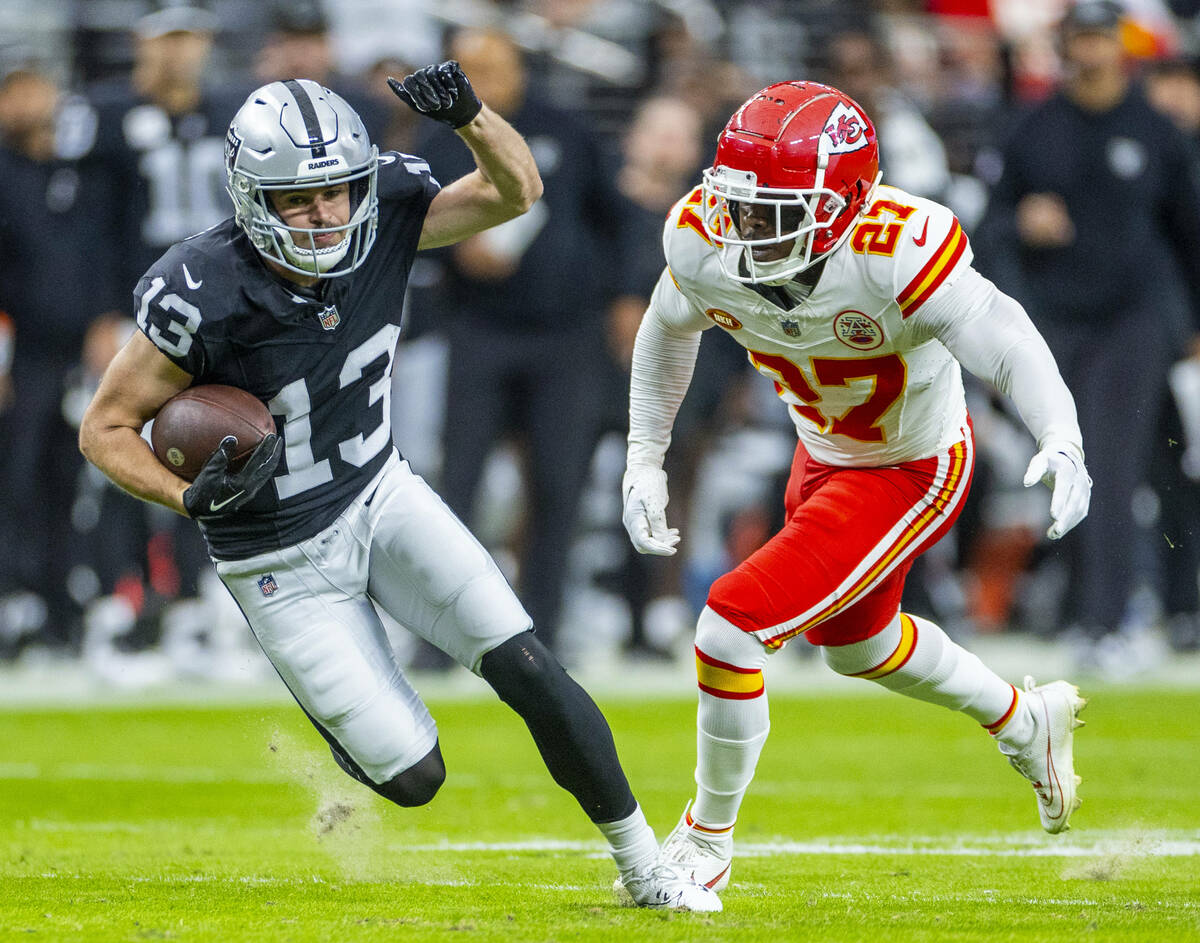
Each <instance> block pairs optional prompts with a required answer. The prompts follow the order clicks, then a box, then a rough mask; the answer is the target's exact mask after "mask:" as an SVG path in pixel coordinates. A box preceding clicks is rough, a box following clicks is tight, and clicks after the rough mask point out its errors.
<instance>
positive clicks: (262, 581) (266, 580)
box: [258, 573, 279, 596]
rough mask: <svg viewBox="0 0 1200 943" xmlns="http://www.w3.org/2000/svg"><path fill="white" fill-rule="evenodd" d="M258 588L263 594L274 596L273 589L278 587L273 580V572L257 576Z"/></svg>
mask: <svg viewBox="0 0 1200 943" xmlns="http://www.w3.org/2000/svg"><path fill="white" fill-rule="evenodd" d="M258 588H259V589H260V590H262V594H263V595H264V596H274V595H275V591H276V590H277V589H279V584H278V583H276V582H275V574H274V573H267V574H265V575H263V576H260V577H259V578H258Z"/></svg>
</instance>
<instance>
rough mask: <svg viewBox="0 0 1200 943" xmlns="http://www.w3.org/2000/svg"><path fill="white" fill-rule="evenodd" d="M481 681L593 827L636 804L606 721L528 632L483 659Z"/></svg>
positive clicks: (628, 812) (620, 815)
mask: <svg viewBox="0 0 1200 943" xmlns="http://www.w3.org/2000/svg"><path fill="white" fill-rule="evenodd" d="M480 671H481V674H482V675H483V679H484V680H485V681H487V683H488V684H490V685H491V686H492V688H493V689H494V690H495V692H496V693H497V694H498V695H500V699H501V700H502V701H504V703H506V704H507V705H508V706H509V707H511V708H512V709H513V710H515V711H516V712H517V713H518V714H519V715H520V716H521V719H522V720H524V721H525V725H526V726H527V727H528V728H529V732H530V733H531V734H532V735H533V742H534V743H535V744H537V748H538V751H539V752H540V753H541V754H542V759H543V760H544V761H545V763H546V768H547V769H549V770H550V775H551V776H553V777H554V781H555V782H556V783H558V784H559V785H560V786H562V787H563V789H565V790H567V792H569V793H570V794H571V795H573V796H574V797H575V798H576V799H577V800H578V802H579V804H580V805H581V806H582V807H583V811H584V812H586V813H587V815H588V818H590V819H591V820H592V821H593V822H616V821H618V820H619V819H623V818H625V817H626V816H628V815H631V814H632V813H633V810H634V809H635V808H636V807H637V802H636V800H635V799H634V798H633V792H632V791H631V790H630V788H629V781H628V780H627V779H626V778H625V771H624V770H622V769H621V761H620V760H619V759H618V758H617V748H616V745H615V744H614V743H613V738H612V731H611V730H609V727H608V721H606V720H605V719H604V715H603V714H601V713H600V708H598V707H597V706H596V704H595V702H594V701H593V700H592V699H591V698H590V697H589V696H588V694H587V692H586V691H584V690H583V688H581V687H580V686H579V685H578V684H577V683H576V682H575V680H574V679H573V678H572V677H571V676H570V675H568V674H567V672H566V671H565V670H564V669H563V666H562V665H560V664H559V663H558V659H556V658H555V657H554V656H553V655H552V654H551V653H550V651H549V650H548V649H547V648H546V647H545V646H544V645H543V644H542V643H541V642H539V641H538V640H537V638H536V636H534V634H533V633H532V632H522V633H521V634H520V635H517V636H514V637H513V638H510V639H509V640H508V641H507V642H505V643H503V644H502V645H499V646H498V647H496V648H494V649H492V650H491V651H490V652H488V653H487V654H486V655H484V656H483V662H482V665H481V667H480Z"/></svg>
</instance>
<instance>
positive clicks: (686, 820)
mask: <svg viewBox="0 0 1200 943" xmlns="http://www.w3.org/2000/svg"><path fill="white" fill-rule="evenodd" d="M690 805H691V804H690V803H689V806H690ZM662 856H663V859H664V860H665V861H669V862H671V864H673V865H675V866H676V867H677V868H679V869H680V870H681V871H682V872H683V873H684V874H687V875H689V876H690V877H691V879H692V880H693V881H695V882H696V883H697V884H700V885H702V886H704V887H707V888H711V889H712V890H714V891H723V890H724V889H725V888H726V887H728V886H729V872H730V868H731V867H732V866H733V835H732V833H731V832H725V833H724V834H722V835H714V834H712V833H711V832H706V831H704V830H703V829H701V828H698V827H697V826H696V825H695V823H693V822H692V818H691V816H690V815H688V810H687V808H685V809H684V810H683V815H681V816H680V817H679V824H678V825H676V826H675V828H674V830H673V831H672V832H671V834H670V835H668V836H667V837H666V839H665V840H664V841H663V843H662Z"/></svg>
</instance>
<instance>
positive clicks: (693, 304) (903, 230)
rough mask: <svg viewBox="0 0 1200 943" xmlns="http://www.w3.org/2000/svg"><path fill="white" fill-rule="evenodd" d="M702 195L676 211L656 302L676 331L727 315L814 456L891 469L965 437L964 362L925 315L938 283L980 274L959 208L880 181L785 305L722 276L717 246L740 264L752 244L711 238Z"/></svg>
mask: <svg viewBox="0 0 1200 943" xmlns="http://www.w3.org/2000/svg"><path fill="white" fill-rule="evenodd" d="M700 200H701V192H700V190H699V189H696V190H694V191H693V192H692V193H691V194H690V195H689V196H687V197H685V198H684V199H683V200H681V201H680V202H679V203H678V204H676V206H675V207H674V208H673V209H672V211H671V213H670V215H669V216H668V219H667V224H666V228H665V230H664V235H663V244H664V249H665V252H666V258H667V273H665V274H664V279H663V281H660V284H659V287H658V289H656V292H655V299H654V305H655V307H656V308H657V310H658V313H659V315H661V316H662V317H663V318H664V320H665V322H666V324H667V325H669V326H671V327H673V328H676V329H682V330H693V331H694V330H699V329H701V328H705V327H710V326H711V325H712V324H716V325H717V326H718V327H720V328H722V329H723V330H724V331H725V332H726V333H728V334H729V335H730V336H731V337H732V338H733V339H734V340H736V341H737V342H738V343H739V344H741V345H742V346H743V347H744V348H746V351H747V354H748V356H749V358H750V362H751V363H752V364H753V365H754V367H755V368H756V369H757V370H758V371H759V372H760V373H762V374H763V375H764V376H766V377H767V378H769V379H770V380H772V381H773V382H774V384H775V388H776V390H777V391H778V393H779V396H780V398H781V399H782V400H783V401H784V402H785V403H787V404H788V407H789V412H790V414H791V417H792V420H793V421H794V422H795V425H796V430H797V432H798V433H799V436H800V438H801V440H802V441H803V443H804V446H805V448H806V449H807V450H808V453H809V454H810V455H811V456H812V457H813V458H814V459H816V460H817V461H819V462H823V463H826V464H830V465H842V466H883V465H894V464H898V463H900V462H907V461H912V460H915V459H920V458H925V457H927V456H930V455H933V454H935V453H937V452H940V451H942V450H944V449H946V448H947V447H949V446H950V445H952V444H954V443H955V442H957V441H959V440H961V439H962V438H963V435H964V427H965V423H966V418H967V411H966V403H965V400H964V396H963V385H962V375H961V372H960V369H959V364H958V361H957V360H956V359H955V357H954V356H953V355H952V354H951V353H950V352H949V351H948V350H947V348H946V347H945V346H944V345H943V343H942V342H941V341H940V340H939V339H938V338H937V336H936V334H937V325H936V324H935V323H931V322H930V321H929V320H927V319H922V318H921V317H920V316H919V313H920V311H921V309H922V307H923V305H925V303H926V302H927V301H928V300H929V299H930V298H931V297H932V296H933V294H934V293H935V292H938V291H939V290H940V289H943V288H945V287H948V286H950V285H951V284H952V283H953V282H954V281H955V280H957V279H958V278H959V277H960V275H961V274H962V273H963V272H965V271H970V262H971V258H972V253H971V248H970V246H969V245H968V242H967V237H966V234H965V233H964V232H963V230H962V227H961V226H960V225H959V223H958V220H957V219H955V217H954V214H953V213H952V212H951V211H950V210H948V209H947V208H946V207H944V206H941V205H940V204H938V203H934V202H932V201H931V200H926V199H922V198H920V197H916V196H913V195H911V194H909V193H906V192H904V191H903V190H899V189H896V188H894V187H888V186H880V187H879V188H878V189H877V191H876V195H875V199H874V201H873V202H872V204H871V206H870V207H869V208H868V209H867V211H866V212H865V213H864V214H863V215H862V217H861V218H860V220H859V222H858V223H857V224H856V225H855V227H854V228H853V229H852V230H851V232H850V235H849V237H848V238H847V239H846V240H845V242H843V243H842V245H841V246H840V247H839V248H837V249H836V250H835V251H834V252H832V253H831V254H830V255H829V256H828V257H827V259H826V262H825V270H824V272H822V274H821V277H820V279H819V280H818V282H817V285H816V287H815V289H814V290H813V292H812V294H811V295H810V296H809V297H808V298H806V299H804V300H803V301H800V302H796V303H793V306H791V307H783V306H780V305H779V304H777V303H775V302H773V301H770V300H768V299H767V298H765V297H763V295H761V294H759V293H758V292H757V291H755V290H754V289H752V288H751V287H750V286H748V285H743V284H741V283H739V282H737V281H734V280H733V279H731V278H728V277H726V276H725V275H724V273H723V271H722V268H721V264H720V262H719V260H718V253H720V252H727V253H730V254H731V256H732V258H730V259H727V262H726V264H732V265H733V266H736V264H737V261H738V259H737V254H738V253H741V251H742V249H741V248H740V247H737V246H727V247H719V246H714V245H713V244H712V242H711V241H710V239H709V237H708V235H707V234H706V233H705V230H704V227H703V226H702V225H701V222H700ZM667 275H669V277H670V282H668V281H667V279H666V276H667ZM672 289H674V290H672ZM777 294H778V295H779V297H780V298H782V299H785V303H787V301H786V296H784V295H783V294H782V292H779V293H777Z"/></svg>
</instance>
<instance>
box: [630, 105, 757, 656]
mask: <svg viewBox="0 0 1200 943" xmlns="http://www.w3.org/2000/svg"><path fill="white" fill-rule="evenodd" d="M702 131H703V116H702V115H701V114H700V113H699V112H697V111H696V109H695V108H693V107H692V106H691V105H690V104H689V103H688V102H686V101H684V100H683V99H681V98H677V97H674V96H671V95H656V96H654V97H651V98H648V99H646V100H645V101H643V102H642V104H641V105H640V106H639V107H638V109H637V111H636V112H635V113H634V115H633V119H632V121H631V122H630V125H629V128H628V130H627V131H626V133H625V136H624V139H623V141H622V155H623V162H622V165H621V168H620V170H619V171H618V173H617V178H616V182H617V189H618V190H619V191H620V193H621V195H622V196H623V197H624V198H625V202H624V208H625V217H624V220H623V222H622V225H621V242H620V246H621V261H620V265H619V267H618V269H617V272H616V277H617V278H618V279H619V280H620V282H621V293H620V295H619V296H618V297H617V298H616V299H615V300H614V301H613V304H612V308H611V309H610V314H609V350H610V354H611V358H612V360H611V364H612V369H611V371H610V373H609V387H610V392H609V394H608V396H607V397H606V404H607V406H606V413H607V414H608V415H607V416H606V423H607V425H608V426H609V427H610V428H612V429H616V430H620V431H621V433H622V434H624V433H626V432H627V431H628V427H629V415H628V411H627V410H626V409H625V398H626V394H627V392H628V390H629V369H630V365H631V362H632V358H633V341H634V337H635V336H636V335H637V329H638V325H639V324H641V322H642V315H643V314H644V313H645V311H646V307H647V306H648V305H649V303H650V295H651V294H652V293H653V291H654V284H655V282H657V281H658V276H659V275H660V274H661V272H662V267H663V263H664V259H663V249H662V240H663V226H664V224H665V222H666V218H667V213H668V212H669V211H670V209H671V207H672V206H673V205H674V204H675V201H676V200H678V199H679V194H680V193H683V192H685V191H686V190H687V188H688V186H689V184H691V183H692V181H694V180H695V179H696V178H697V177H698V176H699V174H700V170H701V168H702V167H703V166H704V165H705V164H706V163H707V162H708V160H709V159H710V157H711V155H710V154H708V153H707V149H708V142H707V141H705V140H703V139H702ZM747 369H748V366H747V363H746V358H745V355H744V353H743V352H742V350H741V348H740V347H738V345H737V344H734V343H733V342H732V341H730V340H729V339H728V338H726V337H722V336H719V335H717V334H715V333H711V332H710V334H709V335H707V337H706V339H705V341H704V342H703V343H702V344H701V347H700V354H699V357H698V360H697V364H696V373H695V376H694V377H693V382H692V386H691V388H690V392H689V395H688V397H687V398H686V399H685V401H684V404H683V407H682V411H681V414H680V416H679V419H678V421H677V423H676V427H675V429H676V433H675V441H676V448H675V449H673V450H672V451H671V453H670V457H669V460H668V463H667V474H668V476H669V478H670V480H671V485H672V487H671V495H672V499H673V503H672V512H673V513H674V514H676V515H678V516H679V518H680V519H686V518H687V514H688V499H689V497H690V495H691V491H692V485H693V483H694V481H695V476H696V468H697V464H698V462H699V460H700V458H701V456H702V455H703V454H704V452H705V451H706V449H707V446H708V444H709V436H710V433H711V431H712V430H713V428H714V426H715V425H716V424H717V423H718V421H719V417H720V416H721V414H722V412H723V410H722V403H723V402H724V400H725V398H726V396H727V395H728V393H729V391H730V389H731V388H732V384H731V380H732V378H733V377H734V376H737V375H739V374H742V373H744V372H745V371H746V370H747ZM618 488H619V486H618ZM622 545H623V547H624V548H625V559H624V560H623V561H622V565H621V569H620V570H619V571H618V572H617V573H614V574H610V575H606V576H607V578H608V580H609V581H615V582H617V583H618V584H619V585H618V591H619V592H620V594H621V595H622V597H623V598H624V599H625V600H626V601H627V602H628V603H629V607H630V635H629V638H628V639H627V640H626V644H625V650H626V654H629V655H633V656H637V657H641V656H645V657H650V658H656V657H672V656H673V654H674V653H673V652H671V651H669V650H664V649H663V648H662V644H663V642H664V641H665V640H662V639H658V638H652V637H651V635H650V634H648V633H647V624H646V623H647V621H648V614H649V610H650V608H651V607H652V606H653V607H657V608H658V609H659V611H663V610H664V609H665V610H667V611H669V609H670V608H674V610H675V611H678V610H679V609H680V608H681V607H683V606H684V604H683V601H682V599H681V598H680V597H681V595H682V574H681V572H680V566H679V564H680V562H681V561H679V559H678V558H672V559H671V560H661V559H658V558H654V557H647V556H644V555H642V554H639V553H636V552H635V551H634V550H633V547H632V546H631V545H630V544H629V543H628V541H625V540H622ZM694 618H695V613H694V612H691V611H690V610H689V611H688V613H687V615H686V624H687V626H688V627H689V628H690V623H691V620H692V619H694Z"/></svg>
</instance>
